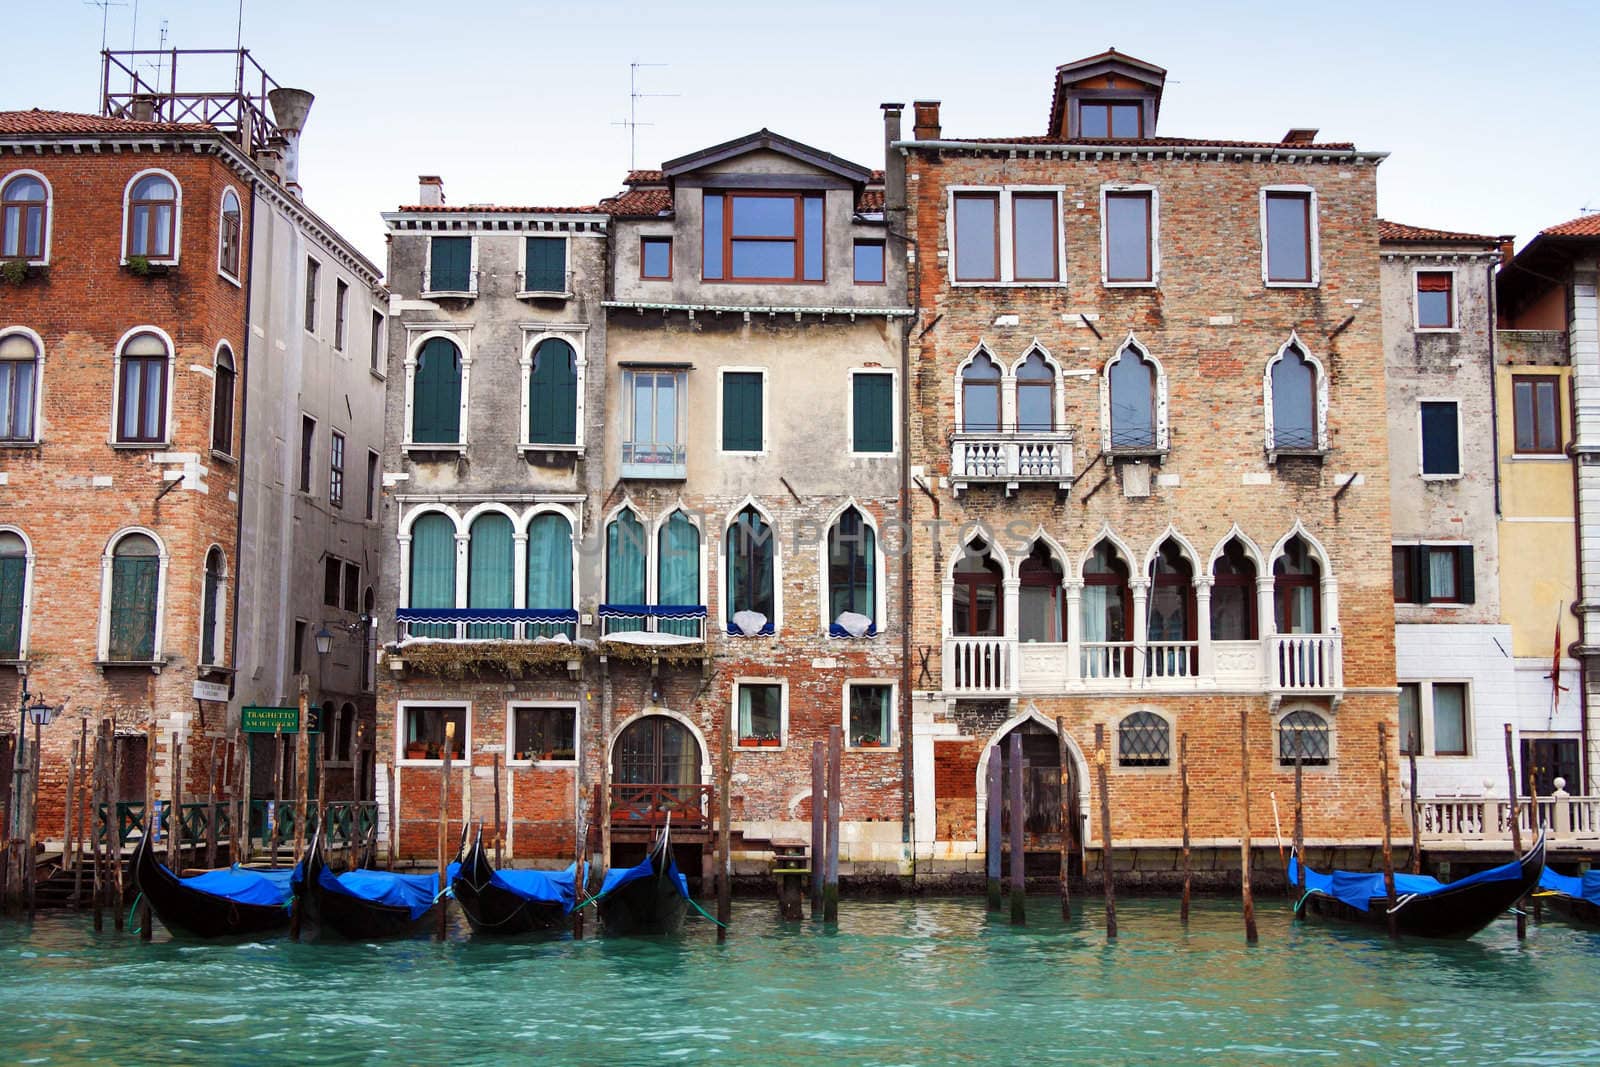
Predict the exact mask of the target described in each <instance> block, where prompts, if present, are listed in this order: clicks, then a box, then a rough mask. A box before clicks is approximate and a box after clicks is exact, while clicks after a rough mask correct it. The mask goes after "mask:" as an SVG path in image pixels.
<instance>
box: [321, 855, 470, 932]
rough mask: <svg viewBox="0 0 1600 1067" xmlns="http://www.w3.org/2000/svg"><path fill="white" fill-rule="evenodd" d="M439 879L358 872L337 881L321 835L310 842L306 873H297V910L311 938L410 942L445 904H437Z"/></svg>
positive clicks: (346, 873) (391, 872)
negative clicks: (331, 935)
mask: <svg viewBox="0 0 1600 1067" xmlns="http://www.w3.org/2000/svg"><path fill="white" fill-rule="evenodd" d="M438 881H439V879H438V875H434V874H395V873H394V872H393V871H374V870H365V869H360V870H354V871H346V872H345V873H343V874H340V875H335V874H334V873H333V872H332V871H330V870H328V865H327V862H326V861H325V859H324V858H323V851H322V832H321V830H320V829H319V830H318V831H317V832H316V833H315V834H313V835H312V837H311V847H310V849H309V850H308V851H307V852H306V861H305V873H304V875H303V876H301V875H300V872H299V868H296V878H295V881H294V892H295V904H296V907H298V908H299V909H300V931H301V934H302V936H306V931H307V929H308V928H309V929H310V930H311V931H312V933H313V934H321V933H322V932H323V931H325V930H331V931H333V932H334V933H336V934H338V935H340V936H341V937H346V938H349V939H350V940H352V941H375V940H379V939H381V938H386V937H405V936H408V935H411V934H416V933H421V932H423V931H424V930H427V929H429V927H430V924H431V923H432V922H434V921H437V919H438V914H439V913H438V909H439V908H441V907H443V906H444V904H443V902H442V901H440V900H436V899H435V893H436V891H437V889H438Z"/></svg>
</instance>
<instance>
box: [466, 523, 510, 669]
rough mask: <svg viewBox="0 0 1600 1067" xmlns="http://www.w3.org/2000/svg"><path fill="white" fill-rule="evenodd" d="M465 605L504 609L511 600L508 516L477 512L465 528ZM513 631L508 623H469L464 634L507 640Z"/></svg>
mask: <svg viewBox="0 0 1600 1067" xmlns="http://www.w3.org/2000/svg"><path fill="white" fill-rule="evenodd" d="M468 537H469V540H468V543H467V607H469V608H489V609H496V608H498V609H506V608H510V607H512V606H513V604H514V600H513V592H512V590H513V585H514V583H513V578H514V575H515V567H516V562H515V559H514V558H513V555H512V552H513V549H512V541H513V539H514V538H513V532H512V528H511V520H510V519H508V518H507V517H506V516H504V515H502V514H500V513H499V512H490V513H489V514H487V515H481V516H479V517H478V519H477V520H476V521H475V522H473V524H472V527H471V529H470V530H468ZM515 636H516V633H515V631H514V630H513V628H512V627H511V625H510V624H508V623H469V624H468V626H467V637H469V638H472V639H474V640H502V641H505V640H510V639H511V638H513V637H515Z"/></svg>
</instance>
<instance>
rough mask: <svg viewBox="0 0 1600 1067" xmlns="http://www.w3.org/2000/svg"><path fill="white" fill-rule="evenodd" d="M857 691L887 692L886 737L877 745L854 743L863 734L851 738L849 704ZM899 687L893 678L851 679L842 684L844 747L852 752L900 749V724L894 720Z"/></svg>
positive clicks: (898, 698)
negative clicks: (882, 690) (875, 690)
mask: <svg viewBox="0 0 1600 1067" xmlns="http://www.w3.org/2000/svg"><path fill="white" fill-rule="evenodd" d="M857 689H885V690H887V691H888V697H889V699H888V702H887V703H888V714H887V715H885V716H884V719H885V720H886V723H887V725H888V728H889V733H888V736H886V737H882V738H879V740H878V744H877V745H861V744H857V743H856V742H857V741H858V740H859V739H860V738H861V737H864V736H865V735H864V734H857V735H854V736H852V735H851V732H850V704H851V700H852V698H853V697H854V695H855V691H856V690H857ZM899 702H900V685H899V682H898V681H897V680H895V679H893V678H851V679H849V680H847V681H846V682H845V683H844V693H843V706H842V708H841V710H842V711H843V713H844V722H843V726H844V747H845V748H846V749H848V750H850V751H854V752H893V751H896V750H897V749H899V748H900V724H899V723H898V722H896V721H895V720H896V719H897V718H898V716H897V715H896V714H895V709H896V708H897V707H899Z"/></svg>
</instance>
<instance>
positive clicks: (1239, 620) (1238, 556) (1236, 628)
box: [1211, 537, 1256, 641]
mask: <svg viewBox="0 0 1600 1067" xmlns="http://www.w3.org/2000/svg"><path fill="white" fill-rule="evenodd" d="M1211 574H1212V576H1213V577H1214V578H1215V579H1216V581H1215V582H1214V583H1213V584H1212V586H1211V639H1212V640H1213V641H1254V640H1255V639H1256V565H1255V563H1254V561H1252V560H1251V559H1250V555H1249V553H1248V552H1246V551H1245V547H1244V543H1243V542H1241V541H1240V540H1239V539H1238V538H1237V537H1232V538H1229V539H1228V543H1227V544H1226V545H1223V546H1222V555H1220V556H1218V557H1217V562H1216V563H1215V564H1213V565H1212V567H1211Z"/></svg>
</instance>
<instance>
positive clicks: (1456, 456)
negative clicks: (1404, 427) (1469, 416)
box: [1418, 400, 1461, 478]
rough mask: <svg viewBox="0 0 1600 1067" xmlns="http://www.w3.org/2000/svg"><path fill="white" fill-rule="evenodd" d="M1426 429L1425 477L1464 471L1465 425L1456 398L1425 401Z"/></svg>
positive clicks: (1422, 406) (1422, 409)
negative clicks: (1462, 447)
mask: <svg viewBox="0 0 1600 1067" xmlns="http://www.w3.org/2000/svg"><path fill="white" fill-rule="evenodd" d="M1418 420H1419V422H1420V425H1421V429H1422V476H1423V477H1424V478H1427V477H1430V476H1432V477H1440V478H1454V477H1458V476H1459V475H1460V474H1461V425H1460V422H1459V421H1458V413H1457V410H1456V402H1455V401H1454V400H1424V401H1422V402H1421V404H1420V406H1419V411H1418Z"/></svg>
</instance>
